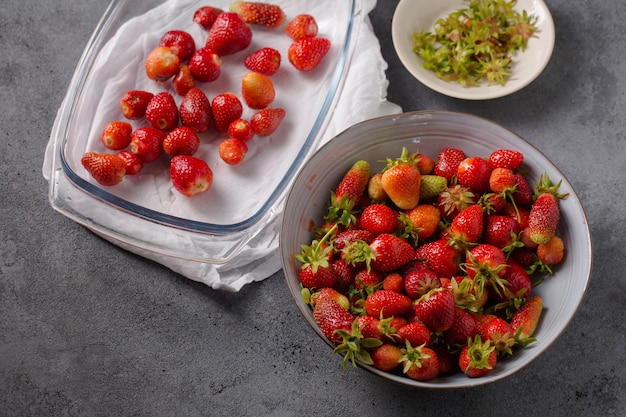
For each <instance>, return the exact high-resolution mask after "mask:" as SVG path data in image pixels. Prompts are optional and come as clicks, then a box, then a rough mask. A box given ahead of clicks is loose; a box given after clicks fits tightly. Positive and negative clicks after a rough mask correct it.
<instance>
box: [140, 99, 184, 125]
mask: <svg viewBox="0 0 626 417" xmlns="http://www.w3.org/2000/svg"><path fill="white" fill-rule="evenodd" d="M146 120H147V121H148V123H150V125H151V126H152V127H154V128H155V129H159V130H163V131H165V130H172V129H174V128H175V127H176V126H178V107H177V106H176V101H175V100H174V97H173V96H172V95H171V94H170V93H168V92H167V91H162V92H160V93H157V94H156V95H155V96H154V97H152V99H151V100H150V102H149V103H148V107H147V108H146Z"/></svg>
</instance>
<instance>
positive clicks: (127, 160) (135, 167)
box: [117, 151, 143, 175]
mask: <svg viewBox="0 0 626 417" xmlns="http://www.w3.org/2000/svg"><path fill="white" fill-rule="evenodd" d="M117 156H119V157H120V158H122V159H123V160H124V167H125V168H126V175H137V174H138V173H139V171H141V170H142V169H143V162H142V161H141V159H139V157H138V156H137V155H135V154H134V153H132V152H131V151H121V152H118V154H117Z"/></svg>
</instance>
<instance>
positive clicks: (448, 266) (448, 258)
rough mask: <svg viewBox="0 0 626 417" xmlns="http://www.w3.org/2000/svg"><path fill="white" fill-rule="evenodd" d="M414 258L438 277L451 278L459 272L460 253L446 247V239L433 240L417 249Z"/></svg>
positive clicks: (450, 247) (448, 246)
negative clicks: (421, 261) (424, 264)
mask: <svg viewBox="0 0 626 417" xmlns="http://www.w3.org/2000/svg"><path fill="white" fill-rule="evenodd" d="M415 257H416V258H417V259H421V260H424V261H425V263H426V265H428V267H429V268H430V269H431V270H433V272H435V274H437V275H438V276H439V277H452V276H454V275H457V273H458V272H459V263H460V262H461V253H460V252H459V251H458V250H456V249H454V248H453V247H452V246H450V245H448V240H447V239H439V240H435V241H433V242H429V243H426V244H424V245H422V246H420V247H418V248H417V250H416V251H415Z"/></svg>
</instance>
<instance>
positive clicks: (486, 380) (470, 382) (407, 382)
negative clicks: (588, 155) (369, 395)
mask: <svg viewBox="0 0 626 417" xmlns="http://www.w3.org/2000/svg"><path fill="white" fill-rule="evenodd" d="M428 115H450V116H452V117H470V118H472V119H475V120H478V121H480V122H482V123H487V124H489V125H491V126H493V127H494V128H496V129H498V130H499V131H501V132H507V133H508V134H510V135H514V136H515V137H516V138H518V139H519V140H521V141H523V142H524V143H525V144H527V145H528V146H530V147H531V148H532V149H533V150H534V151H536V152H537V154H538V155H540V156H541V157H542V158H544V159H546V160H547V161H548V162H549V163H550V164H551V165H552V167H553V168H554V169H555V170H556V171H557V172H558V173H559V174H560V175H561V178H562V180H563V183H564V184H566V185H568V192H569V193H570V197H568V198H571V199H572V200H573V203H572V204H573V205H574V206H575V207H576V208H578V213H579V214H580V216H581V219H579V220H580V222H581V223H582V227H583V228H584V236H585V238H586V239H585V240H586V242H585V244H584V245H583V246H582V249H583V250H584V252H585V254H586V255H588V257H587V258H588V264H587V267H586V269H585V270H584V271H583V274H581V276H582V275H584V277H585V279H584V287H583V289H582V291H581V292H580V294H579V298H578V300H577V304H576V306H575V308H574V309H573V310H572V311H571V314H570V316H569V317H567V319H566V321H565V322H563V323H562V326H561V328H560V329H559V331H558V332H557V333H556V334H555V335H554V337H553V339H552V340H549V341H547V342H545V341H541V343H539V344H538V345H533V346H530V347H529V348H527V349H532V351H530V350H529V351H530V353H528V356H529V359H528V360H527V362H526V363H523V364H521V366H517V367H514V368H509V369H505V370H503V371H501V372H499V373H498V374H496V375H488V376H486V377H482V378H467V379H466V380H463V382H462V383H453V384H447V383H445V380H444V382H443V383H441V384H437V383H433V382H432V381H430V382H420V381H416V380H412V379H410V378H407V377H404V376H401V375H396V374H393V373H389V372H384V371H381V370H378V369H376V368H375V367H374V366H372V365H367V364H363V363H361V362H359V361H357V362H356V363H357V366H358V367H359V368H361V369H363V370H365V371H367V372H369V373H371V374H374V375H377V376H379V377H381V378H382V379H384V380H387V381H390V382H393V383H396V384H399V385H403V386H407V387H412V388H427V389H458V388H470V387H476V386H481V385H486V384H490V383H494V382H497V381H500V380H502V379H505V378H507V377H509V376H511V375H513V374H515V373H517V372H518V371H520V370H521V369H522V368H524V367H526V366H528V365H530V364H531V363H532V362H533V361H534V360H536V359H537V358H538V357H539V356H541V355H542V354H543V353H544V352H545V351H546V350H547V349H548V348H549V347H550V346H552V344H553V343H554V342H556V340H557V339H558V338H559V337H560V336H561V334H562V333H563V332H564V331H565V330H566V329H567V328H568V327H569V325H570V323H571V322H572V320H573V319H574V317H575V315H576V313H577V311H578V310H579V309H580V307H581V304H582V302H583V300H584V298H585V295H586V293H587V290H588V287H589V281H590V278H591V272H592V268H593V256H592V255H593V250H592V246H593V244H592V241H591V233H590V230H589V225H588V221H587V216H586V214H585V211H584V208H583V206H582V202H581V200H580V198H579V197H578V194H577V192H576V190H575V189H574V188H573V187H572V186H571V183H570V182H569V180H568V179H567V177H566V176H565V175H564V174H563V173H562V172H561V171H560V170H559V169H558V167H556V165H554V164H553V163H552V161H551V160H550V159H549V158H547V157H546V156H545V155H544V154H543V153H542V152H541V151H540V150H539V149H538V148H536V147H535V146H534V145H533V144H532V143H530V142H528V141H527V140H526V139H524V138H523V137H521V136H519V135H518V134H517V133H515V132H513V131H512V130H510V129H508V128H506V127H504V126H503V125H501V124H499V123H497V122H495V121H492V120H489V119H487V118H484V117H481V116H477V115H473V114H470V113H465V112H458V111H449V110H419V111H412V112H405V113H401V114H398V115H388V116H380V117H376V118H372V119H368V120H365V121H363V122H360V123H357V124H355V125H353V126H351V127H348V128H347V129H345V130H344V131H342V132H340V133H339V134H337V135H336V136H335V137H333V138H332V139H331V140H330V141H328V142H327V143H326V144H324V145H323V146H322V147H320V148H319V149H318V150H317V151H316V152H315V153H314V154H313V155H312V156H311V158H309V160H308V161H307V163H306V164H305V166H304V167H303V169H302V170H300V172H299V173H298V174H297V175H296V178H295V179H294V181H293V183H292V184H291V186H290V189H289V191H288V194H287V197H286V201H285V211H284V213H285V214H287V212H288V208H289V206H290V202H291V201H292V200H293V199H297V197H295V196H294V192H293V190H295V189H296V188H298V187H301V186H302V184H301V183H302V181H303V179H305V180H306V179H307V178H310V177H309V176H310V174H311V173H309V172H306V169H305V168H306V166H308V165H309V164H310V163H313V162H315V161H316V159H318V158H320V157H321V155H323V154H325V153H327V150H328V149H329V148H331V147H332V146H333V143H334V142H335V141H341V140H349V139H350V134H351V133H352V132H354V131H357V130H359V129H362V128H364V127H367V126H368V125H370V124H375V123H377V122H380V121H385V120H390V121H394V122H397V121H402V120H408V119H411V118H415V117H417V118H420V117H424V116H428ZM342 138H343V139H342ZM572 200H570V201H572ZM288 221H289V219H288V217H287V216H283V218H282V220H281V233H280V234H279V236H280V239H281V242H280V245H279V246H280V255H281V263H282V269H283V276H284V279H285V281H286V283H287V286H288V288H289V291H290V293H291V296H292V298H293V300H294V301H295V303H296V305H297V307H298V309H299V311H300V313H301V314H302V316H303V317H304V319H305V320H306V321H307V322H308V323H309V325H310V327H311V328H312V329H313V331H314V332H315V333H316V334H317V335H318V336H319V337H320V338H321V339H322V340H323V341H324V342H325V343H326V344H327V345H328V346H330V347H331V348H334V347H335V345H334V344H333V343H332V342H331V341H330V340H329V339H328V338H327V337H326V336H325V335H324V334H323V333H322V331H321V329H320V328H319V326H318V325H317V323H316V322H315V320H314V319H313V316H312V313H311V309H310V307H309V306H308V305H306V304H305V303H304V301H303V300H302V297H301V294H300V292H299V290H300V288H297V289H296V288H295V285H296V284H294V283H292V281H290V279H289V276H290V273H289V271H290V259H289V258H290V257H293V253H288V252H287V250H286V245H285V244H284V242H283V241H282V237H283V236H284V235H285V234H284V233H282V231H283V230H285V229H286V228H288V227H289V226H288V225H287V222H288ZM301 243H305V242H301ZM297 285H298V286H299V280H298V281H297ZM307 313H308V314H307Z"/></svg>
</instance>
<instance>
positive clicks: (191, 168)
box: [170, 155, 213, 197]
mask: <svg viewBox="0 0 626 417" xmlns="http://www.w3.org/2000/svg"><path fill="white" fill-rule="evenodd" d="M170 177H171V179H172V185H173V186H174V188H176V190H178V191H179V192H180V193H181V194H183V195H184V196H187V197H193V196H194V195H197V194H201V193H205V192H207V191H208V190H209V189H210V188H211V185H212V184H213V171H212V170H211V168H209V165H208V164H207V163H206V161H204V160H202V159H200V158H196V157H195V156H189V155H176V156H174V157H173V158H172V159H171V161H170Z"/></svg>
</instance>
